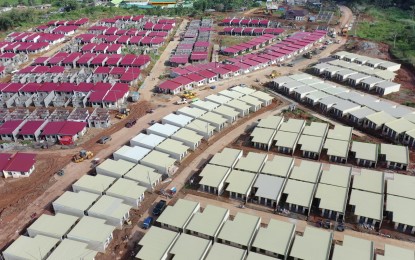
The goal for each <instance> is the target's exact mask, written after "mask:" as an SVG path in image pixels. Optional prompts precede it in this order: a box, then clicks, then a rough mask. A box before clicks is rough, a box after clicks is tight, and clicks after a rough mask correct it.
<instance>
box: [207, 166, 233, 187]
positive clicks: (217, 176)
mask: <svg viewBox="0 0 415 260" xmlns="http://www.w3.org/2000/svg"><path fill="white" fill-rule="evenodd" d="M229 173H230V168H228V167H223V166H218V165H214V164H207V165H206V166H205V168H203V170H202V172H201V173H200V176H201V177H202V180H201V181H200V182H199V184H201V185H206V186H209V187H216V188H217V187H219V185H220V184H222V183H223V182H224V181H225V179H226V177H227V176H228V174H229Z"/></svg>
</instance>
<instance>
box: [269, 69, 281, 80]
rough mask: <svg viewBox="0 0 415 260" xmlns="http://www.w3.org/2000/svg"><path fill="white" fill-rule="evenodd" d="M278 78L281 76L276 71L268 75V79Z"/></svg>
mask: <svg viewBox="0 0 415 260" xmlns="http://www.w3.org/2000/svg"><path fill="white" fill-rule="evenodd" d="M279 76H281V73H279V72H278V71H276V70H273V71H272V72H271V74H270V75H269V78H270V79H274V78H276V77H279Z"/></svg>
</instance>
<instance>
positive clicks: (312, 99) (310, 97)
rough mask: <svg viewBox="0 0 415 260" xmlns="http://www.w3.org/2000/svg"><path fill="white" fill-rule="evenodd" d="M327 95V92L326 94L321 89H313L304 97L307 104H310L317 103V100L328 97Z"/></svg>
mask: <svg viewBox="0 0 415 260" xmlns="http://www.w3.org/2000/svg"><path fill="white" fill-rule="evenodd" d="M328 96H329V94H327V93H325V92H323V91H320V90H317V91H314V92H311V93H308V94H307V95H306V96H305V97H304V99H305V102H307V103H308V104H310V105H313V106H314V105H317V104H318V102H319V101H320V100H321V99H323V98H326V97H328Z"/></svg>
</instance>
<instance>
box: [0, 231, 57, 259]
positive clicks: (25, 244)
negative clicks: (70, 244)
mask: <svg viewBox="0 0 415 260" xmlns="http://www.w3.org/2000/svg"><path fill="white" fill-rule="evenodd" d="M58 242H59V239H56V238H51V237H46V236H42V235H37V236H36V237H33V238H31V237H26V236H19V237H18V238H17V239H16V240H15V241H14V242H13V243H12V244H11V245H10V246H9V247H8V248H7V249H6V250H4V252H3V255H4V256H5V258H6V259H44V258H45V256H46V255H47V254H48V253H49V252H50V251H51V250H52V249H53V248H54V247H55V246H56V244H57V243H58ZM9 257H10V258H9Z"/></svg>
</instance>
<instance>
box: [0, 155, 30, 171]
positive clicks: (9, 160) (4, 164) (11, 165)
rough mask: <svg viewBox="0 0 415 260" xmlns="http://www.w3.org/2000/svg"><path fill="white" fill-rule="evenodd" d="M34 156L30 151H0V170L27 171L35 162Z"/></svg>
mask: <svg viewBox="0 0 415 260" xmlns="http://www.w3.org/2000/svg"><path fill="white" fill-rule="evenodd" d="M35 158H36V154H32V153H16V154H15V155H12V154H8V153H0V171H8V172H28V171H30V169H31V168H32V167H33V165H34V164H35V163H36V160H35Z"/></svg>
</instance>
